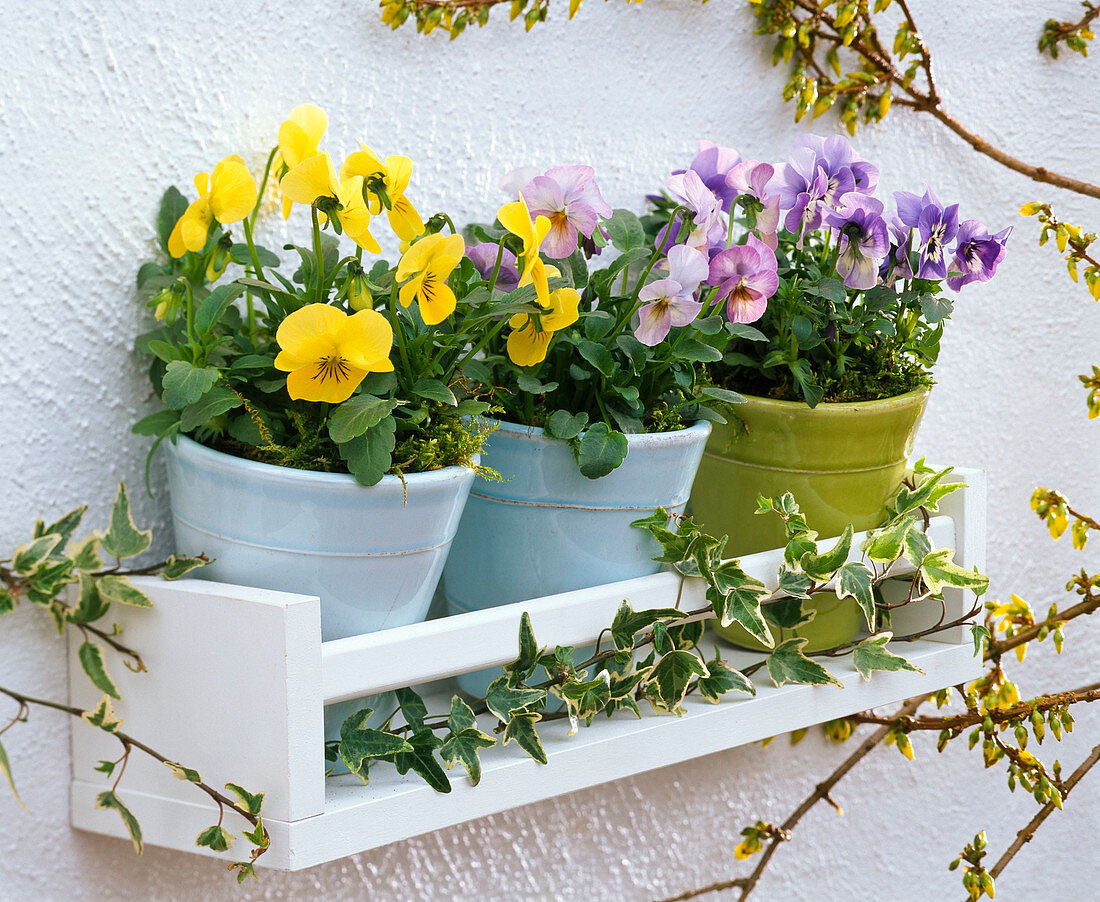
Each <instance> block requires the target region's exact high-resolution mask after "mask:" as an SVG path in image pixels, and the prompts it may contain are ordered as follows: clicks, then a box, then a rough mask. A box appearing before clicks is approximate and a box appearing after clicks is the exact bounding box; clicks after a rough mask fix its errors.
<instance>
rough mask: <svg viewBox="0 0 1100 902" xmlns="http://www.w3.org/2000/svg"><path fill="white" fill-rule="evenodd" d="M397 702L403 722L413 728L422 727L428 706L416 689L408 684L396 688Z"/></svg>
mask: <svg viewBox="0 0 1100 902" xmlns="http://www.w3.org/2000/svg"><path fill="white" fill-rule="evenodd" d="M397 703H398V704H399V705H400V706H401V714H402V715H403V716H404V718H405V723H407V724H408V725H409V726H411V727H412V728H413V729H414V730H419V729H422V728H423V726H424V718H425V717H427V716H428V707H427V705H425V704H424V699H422V698H421V697H420V695H419V694H418V693H417V692H416V690H415V689H411V688H409V687H408V686H406V687H405V688H403V689H398V690H397Z"/></svg>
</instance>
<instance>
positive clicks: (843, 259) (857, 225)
mask: <svg viewBox="0 0 1100 902" xmlns="http://www.w3.org/2000/svg"><path fill="white" fill-rule="evenodd" d="M882 210H883V207H882V202H881V201H879V200H876V199H875V198H873V197H867V196H865V195H863V194H857V193H855V192H851V193H849V194H846V195H844V197H843V198H841V205H840V208H839V209H837V210H830V211H829V213H828V214H826V217H825V222H826V225H828V226H830V227H831V228H832V229H834V230H835V231H836V232H837V233H838V235H839V236H840V237H839V241H838V242H837V250H838V252H839V253H838V255H837V261H836V271H837V274H838V275H840V276H841V277H842V278H843V279H844V284H845V285H847V286H848V287H849V288H855V289H858V290H861V291H863V290H866V289H868V288H873V287H874V286H875V285H877V284H878V278H879V264H880V263H881V262H882V260H883V258H884V257H885V256H886V255H887V254H888V253H889V251H890V238H889V234H888V230H887V228H886V220H885V219H883V218H882Z"/></svg>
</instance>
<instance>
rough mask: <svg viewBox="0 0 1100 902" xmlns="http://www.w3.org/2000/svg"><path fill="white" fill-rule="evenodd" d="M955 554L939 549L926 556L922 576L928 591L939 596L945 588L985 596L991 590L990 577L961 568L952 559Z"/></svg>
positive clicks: (922, 566) (947, 549)
mask: <svg viewBox="0 0 1100 902" xmlns="http://www.w3.org/2000/svg"><path fill="white" fill-rule="evenodd" d="M954 556H955V552H954V550H953V549H951V548H937V549H936V550H935V551H932V552H930V553H929V554H926V555H925V556H924V560H923V561H922V562H921V565H920V575H921V578H922V579H923V580H924V582H925V585H927V586H928V591H930V592H932V593H933V594H939V593H940V592H942V591H943V587H944V586H955V587H956V588H959V589H970V590H971V591H972V592H973V593H974V594H975V595H984V594H985V590H986V589H988V588H989V577H987V576H983V575H982V574H980V573H978V571H977V570H967V569H966V568H965V567H960V566H959V565H958V564H956V563H955V562H954V561H953V560H952V558H953V557H954Z"/></svg>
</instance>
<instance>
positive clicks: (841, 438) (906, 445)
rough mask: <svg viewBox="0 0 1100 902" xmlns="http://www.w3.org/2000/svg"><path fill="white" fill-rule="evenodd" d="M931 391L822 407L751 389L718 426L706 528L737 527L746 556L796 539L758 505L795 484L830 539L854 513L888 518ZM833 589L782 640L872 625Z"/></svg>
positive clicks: (698, 491)
mask: <svg viewBox="0 0 1100 902" xmlns="http://www.w3.org/2000/svg"><path fill="white" fill-rule="evenodd" d="M929 391H930V389H929V388H921V389H918V390H917V391H913V392H909V393H907V394H904V395H898V396H897V397H894V398H884V399H882V400H880V401H861V402H856V403H844V404H828V403H826V404H818V406H817V407H815V408H810V407H807V406H806V405H805V404H803V403H801V402H796V401H773V400H771V399H770V398H757V397H752V396H749V397H748V398H747V401H746V403H744V404H739V405H738V406H737V409H736V412H735V413H734V416H733V418H731V421H730V422H729V423H728V424H726V425H724V426H719V425H717V424H716V425H715V426H714V431H713V432H712V433H711V435H710V439H709V441H708V442H707V447H706V451H705V453H704V454H703V461H702V464H701V465H700V466H699V473H698V475H697V476H696V478H695V484H694V486H693V487H692V493H691V504H690V510H691V513H692V514H693V515H694V517H695V519H696V521H697V522H699V523H700V524H702V527H703V529H704V531H706V532H708V533H710V534H711V535H715V536H722V535H728V536H729V543H728V544H727V545H726V550H727V552H728V553H729V554H730V555H734V556H738V557H739V556H743V555H746V554H752V553H754V552H757V551H766V550H768V549H770V548H781V547H783V546H784V545H785V544H786V537H785V534H784V531H783V523H782V521H781V520H780V519H779V517H778V516H775V515H771V516H765V515H763V514H761V515H757V514H755V513H754V511H755V510H756V506H757V505H756V499H757V496H758V495H767V496H770V497H777V496H779V495H782V494H783V493H784V492H791V493H792V494H793V495H794V497H795V500H796V501H797V502H798V504H799V507H801V509H802V512H803V513H804V514H805V515H806V520H807V522H808V524H809V526H810V528H811V529H816V530H817V532H818V534H819V536H820V538H823V539H826V538H831V537H833V536H838V535H840V533H842V532H843V531H844V527H845V526H847V525H848V524H849V523H851V524H852V526H853V527H854V528H855V529H856V530H857V531H858V530H861V529H871V528H872V527H875V526H878V525H879V524H880V523H882V521H883V520H884V514H885V510H884V509H885V506H886V502H887V501H889V499H890V497H891V496H892V495H893V494H894V492H895V491H896V490H897V488H898V485H899V484H900V483H901V480H902V478H903V477H904V475H905V470H906V467H907V461H908V457H909V454H910V453H911V451H912V448H913V438H914V436H915V435H916V432H917V427H918V426H919V424H920V419H921V416H922V415H923V413H924V407H925V402H926V401H927V400H928V393H929ZM829 599H830V596H828V595H820V596H817V598H816V599H815V604H814V607H815V609H816V614H815V617H814V619H813V621H811V622H810V623H808V624H805V625H804V626H802V627H799V628H798V629H794V630H779V631H778V632H779V633H780V634H779V635H777V636H775V639H776V642H777V643H778V642H782V641H784V640H786V639H790V638H791V637H793V636H801V637H805V638H807V639H808V640H809V641H808V642H807V644H806V647H805V650H806V651H820V650H821V649H824V648H832V647H834V646H837V645H841V644H843V643H845V642H848V641H850V640H851V639H853V638H854V637H855V636H856V635H857V634H858V633H859V631H860V628H861V627H862V625H863V617H862V614H861V613H860V610H859V607H858V606H857V605H856V603H855V602H854V601H853V600H852V599H850V598H847V599H843V600H842V599H838V598H835V597H833V598H832V600H831V601H830V600H829ZM715 629H716V630H717V632H718V633H719V634H720V635H721V636H723V637H724V638H725V639H728V640H729V641H730V642H733V643H734V644H736V645H741V646H744V647H746V648H753V649H763V646H761V645H760V644H759V643H758V642H757V641H756V640H755V639H753V638H752V637H751V636H750V635H749V634H748V633H747V632H745V631H744V630H743V629H741V627H739V626H737V625H736V624H734V625H732V626H730V627H725V628H723V627H718V626H715ZM773 632H775V631H774V630H773Z"/></svg>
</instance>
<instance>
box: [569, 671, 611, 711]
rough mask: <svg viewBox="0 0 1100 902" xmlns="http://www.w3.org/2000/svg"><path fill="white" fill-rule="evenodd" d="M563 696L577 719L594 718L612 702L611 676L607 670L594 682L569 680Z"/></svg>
mask: <svg viewBox="0 0 1100 902" xmlns="http://www.w3.org/2000/svg"><path fill="white" fill-rule="evenodd" d="M561 695H562V698H564V699H565V701H566V704H567V705H568V706H569V708H570V710H572V711H573V713H574V714H576V715H577V717H585V718H589V717H592V716H593V715H595V714H598V713H599V712H600V711H601V710H602V709H603V707H604V706H605V705H606V704H607V703H608V702H609V701H610V700H611V677H610V674H608V673H607V671H606V670H605V671H603V672H602V673H600V675H599V676H597V677H596V678H595V679H594V680H569V681H568V682H566V683H563V684H562V687H561Z"/></svg>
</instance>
